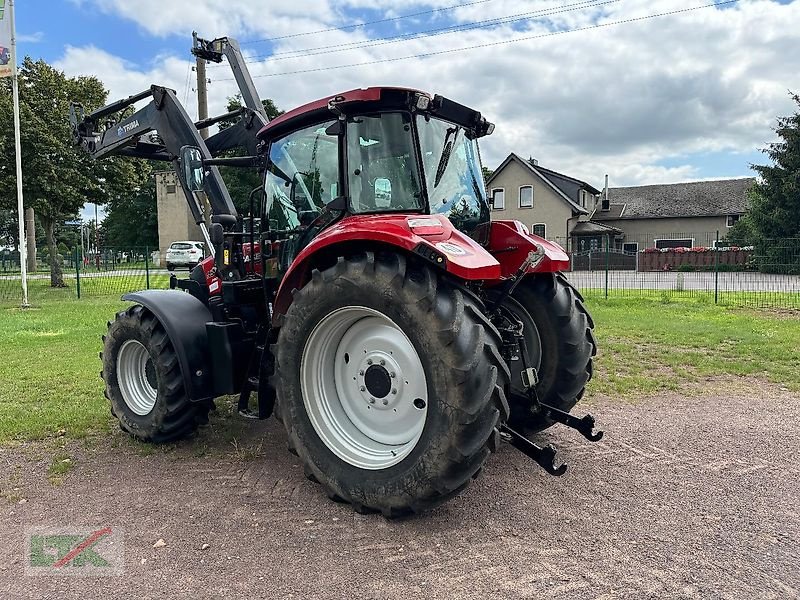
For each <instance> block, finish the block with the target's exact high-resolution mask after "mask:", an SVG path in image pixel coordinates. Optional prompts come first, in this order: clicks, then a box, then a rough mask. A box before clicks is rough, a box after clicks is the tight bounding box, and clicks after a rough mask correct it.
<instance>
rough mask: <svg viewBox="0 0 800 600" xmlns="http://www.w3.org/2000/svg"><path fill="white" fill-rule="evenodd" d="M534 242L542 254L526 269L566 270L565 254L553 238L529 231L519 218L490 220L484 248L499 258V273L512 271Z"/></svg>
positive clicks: (536, 271)
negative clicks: (535, 262) (539, 258)
mask: <svg viewBox="0 0 800 600" xmlns="http://www.w3.org/2000/svg"><path fill="white" fill-rule="evenodd" d="M537 246H541V247H542V248H544V258H543V259H542V260H541V262H540V263H539V264H538V265H536V268H535V269H531V270H529V271H528V272H529V273H555V272H557V271H568V270H569V255H568V254H567V253H566V252H564V249H563V248H562V247H561V246H559V245H558V244H556V243H555V242H548V241H547V240H546V239H544V238H541V237H539V236H538V235H531V234H530V233H528V229H527V228H526V227H525V226H524V225H523V224H522V223H520V222H519V221H492V228H491V231H490V233H489V244H488V246H487V248H486V249H487V250H488V251H489V252H490V253H491V254H492V256H494V257H495V258H497V260H499V261H500V264H501V266H502V269H503V273H502V276H503V277H504V278H505V277H509V276H510V275H513V274H514V273H515V272H516V271H517V269H519V266H520V264H522V261H523V260H525V258H526V257H527V256H528V253H529V252H531V251H532V250H536V247H537Z"/></svg>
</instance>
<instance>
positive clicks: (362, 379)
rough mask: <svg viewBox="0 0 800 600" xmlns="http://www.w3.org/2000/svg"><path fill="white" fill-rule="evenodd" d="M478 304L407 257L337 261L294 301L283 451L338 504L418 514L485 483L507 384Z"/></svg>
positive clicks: (280, 346) (279, 384) (281, 381)
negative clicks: (474, 482)
mask: <svg viewBox="0 0 800 600" xmlns="http://www.w3.org/2000/svg"><path fill="white" fill-rule="evenodd" d="M480 310H481V309H480V307H479V305H478V304H477V302H476V301H475V300H474V299H473V298H472V297H471V296H470V295H469V294H467V293H465V292H464V291H462V290H461V289H459V288H458V287H456V286H454V285H452V284H449V283H447V282H445V281H443V280H441V279H440V278H439V277H438V276H437V274H436V273H435V272H433V271H432V270H431V269H429V268H428V267H425V266H422V265H416V264H412V263H411V262H408V261H407V260H406V258H405V257H403V256H400V255H397V254H392V253H386V254H379V255H373V254H371V253H368V254H365V255H361V256H357V257H353V258H349V259H344V258H342V259H339V261H338V263H337V264H336V265H334V266H332V267H330V268H328V269H325V270H323V271H319V270H315V271H314V272H313V276H312V279H311V281H310V282H309V283H308V284H307V285H306V286H305V287H303V288H302V289H301V290H300V291H299V292H298V293H296V295H295V298H294V301H293V303H292V306H291V307H290V309H289V311H288V313H287V315H286V319H285V322H284V324H283V326H282V327H281V330H280V334H279V337H278V341H277V347H276V357H277V373H276V379H277V381H276V383H275V388H276V389H278V390H279V396H280V397H279V406H280V413H281V417H282V419H283V421H284V426H285V427H286V430H287V433H288V438H289V444H290V448H291V449H293V450H294V451H295V452H296V453H297V455H298V456H299V457H300V459H301V460H302V461H303V463H304V464H305V468H306V473H307V475H308V476H309V477H310V478H311V479H313V480H315V481H318V482H319V483H321V484H322V485H323V486H324V487H325V489H326V491H327V492H328V495H329V496H330V497H332V498H335V499H339V500H343V501H346V502H350V503H351V504H352V505H353V506H354V507H355V508H356V509H357V510H359V511H364V510H367V511H370V510H374V511H380V512H382V513H383V514H384V515H387V516H396V515H400V514H404V513H407V512H409V511H413V512H420V511H422V510H424V509H426V508H429V507H431V506H434V505H436V504H438V503H440V502H442V501H444V500H446V499H448V498H450V497H452V496H453V495H455V494H456V493H458V492H459V491H460V490H461V489H463V488H464V487H465V486H466V485H467V484H468V483H469V482H470V480H471V479H472V478H473V477H474V476H475V475H476V474H477V473H478V472H479V470H480V468H481V466H482V465H483V463H484V461H485V460H486V458H487V457H488V456H489V453H490V451H491V450H492V449H493V448H494V446H495V444H496V443H497V435H498V433H497V427H498V425H499V424H500V423H501V422H504V421H505V420H506V419H507V417H508V405H507V403H506V400H505V395H504V391H503V390H504V388H505V386H506V385H507V383H508V381H509V373H508V370H507V367H506V366H505V363H504V362H503V360H502V358H501V357H500V354H499V351H498V348H499V344H500V342H501V340H500V338H499V335H498V333H497V331H496V330H495V329H494V327H492V326H491V324H489V323H488V321H487V320H486V319H484V318H483V317H482V315H481V313H480Z"/></svg>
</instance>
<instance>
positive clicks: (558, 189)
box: [486, 153, 600, 247]
mask: <svg viewBox="0 0 800 600" xmlns="http://www.w3.org/2000/svg"><path fill="white" fill-rule="evenodd" d="M486 189H487V192H488V195H489V203H490V206H491V207H492V219H493V220H506V219H515V220H517V221H521V222H522V223H524V224H525V225H526V226H527V227H528V228H529V229H530V231H531V233H534V234H536V235H539V236H541V237H544V238H547V239H548V240H553V241H556V242H558V243H559V244H561V245H562V246H564V247H566V245H567V241H568V240H569V239H570V235H571V233H572V230H573V229H574V227H575V226H576V225H577V224H578V222H579V220H580V219H581V218H582V219H584V220H587V219H588V216H589V214H590V212H591V211H592V210H594V207H595V205H596V203H597V200H598V198H599V197H600V190H598V189H596V188H594V187H592V186H591V185H589V184H588V183H586V182H585V181H581V180H579V179H575V178H574V177H570V176H568V175H564V174H563V173H558V172H557V171H553V170H551V169H545V168H544V167H542V166H541V165H539V163H538V161H536V160H534V159H530V160H524V159H522V158H521V157H520V156H519V155H517V154H514V153H511V154H509V155H508V157H507V158H506V159H505V160H504V161H503V162H502V164H501V165H500V166H499V167H497V170H495V172H494V173H492V176H491V177H489V179H487V181H486Z"/></svg>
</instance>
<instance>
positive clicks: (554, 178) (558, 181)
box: [532, 165, 601, 194]
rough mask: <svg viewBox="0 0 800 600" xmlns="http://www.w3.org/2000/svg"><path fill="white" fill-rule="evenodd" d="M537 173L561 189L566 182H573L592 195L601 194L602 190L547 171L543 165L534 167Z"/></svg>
mask: <svg viewBox="0 0 800 600" xmlns="http://www.w3.org/2000/svg"><path fill="white" fill-rule="evenodd" d="M532 166H533V168H535V169H536V170H537V171H539V172H540V173H541V174H542V175H544V176H545V177H547V179H549V180H550V181H551V182H552V183H553V185H556V186H558V187H559V188H560V187H561V185H563V182H564V181H569V182H572V183H573V184H577V185H579V186H580V187H582V188H583V189H585V190H586V191H587V192H591V193H592V194H600V193H601V192H600V190H598V189H597V188H595V187H594V186H591V185H589V184H588V183H586V182H585V181H581V180H580V179H575V178H574V177H570V176H569V175H564V174H563V173H559V172H558V171H553V170H552V169H545V168H544V167H543V166H541V165H532Z"/></svg>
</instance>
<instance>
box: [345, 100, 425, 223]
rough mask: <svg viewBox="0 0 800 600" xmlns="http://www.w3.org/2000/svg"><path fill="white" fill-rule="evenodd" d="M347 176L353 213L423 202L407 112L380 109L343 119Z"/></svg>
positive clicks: (414, 206) (396, 208)
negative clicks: (378, 111)
mask: <svg viewBox="0 0 800 600" xmlns="http://www.w3.org/2000/svg"><path fill="white" fill-rule="evenodd" d="M347 169H348V173H347V178H348V184H349V189H350V209H351V210H352V211H353V212H354V213H364V212H382V211H402V210H419V209H420V208H422V207H423V206H424V203H423V200H422V192H421V190H422V186H421V185H420V177H419V172H418V169H417V161H416V156H415V154H414V137H413V134H412V131H411V116H410V115H409V114H407V113H382V114H379V115H372V116H369V115H365V116H358V117H353V118H351V119H349V120H348V123H347Z"/></svg>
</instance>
